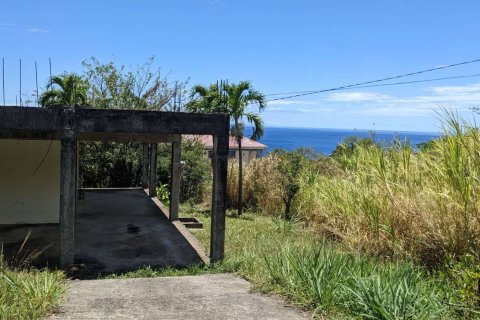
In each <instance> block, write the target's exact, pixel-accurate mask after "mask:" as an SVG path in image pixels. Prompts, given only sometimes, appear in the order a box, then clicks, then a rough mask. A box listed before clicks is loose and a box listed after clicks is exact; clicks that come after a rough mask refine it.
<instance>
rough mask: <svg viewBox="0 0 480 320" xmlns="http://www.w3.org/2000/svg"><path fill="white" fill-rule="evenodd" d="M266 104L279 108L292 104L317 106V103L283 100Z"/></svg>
mask: <svg viewBox="0 0 480 320" xmlns="http://www.w3.org/2000/svg"><path fill="white" fill-rule="evenodd" d="M267 104H268V105H269V106H274V105H275V106H280V105H292V104H295V105H303V106H306V105H317V104H318V101H309V100H288V99H285V100H275V101H269V102H267Z"/></svg>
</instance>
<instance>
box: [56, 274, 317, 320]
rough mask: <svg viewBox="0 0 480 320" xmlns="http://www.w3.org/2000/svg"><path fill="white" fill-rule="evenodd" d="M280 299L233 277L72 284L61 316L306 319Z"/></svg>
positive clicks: (60, 318) (63, 318) (165, 319)
mask: <svg viewBox="0 0 480 320" xmlns="http://www.w3.org/2000/svg"><path fill="white" fill-rule="evenodd" d="M308 318H309V317H308V316H307V314H306V313H303V312H300V311H299V310H296V309H293V308H291V307H289V306H287V305H286V304H285V302H284V301H282V300H281V299H279V298H276V297H269V296H264V295H259V294H254V293H250V283H248V282H247V281H245V280H243V279H241V278H239V277H237V276H234V275H232V274H215V275H201V276H185V277H166V278H143V279H112V280H89V281H73V282H71V283H70V284H69V288H68V289H67V294H66V298H65V299H64V301H63V303H62V304H61V306H60V308H59V310H58V312H57V313H56V314H54V315H53V316H51V317H50V318H48V319H49V320H68V319H75V320H81V319H163V320H169V319H209V320H210V319H211V320H216V319H218V320H223V319H279V320H283V319H284V320H287V319H288V320H297V319H298V320H299V319H308Z"/></svg>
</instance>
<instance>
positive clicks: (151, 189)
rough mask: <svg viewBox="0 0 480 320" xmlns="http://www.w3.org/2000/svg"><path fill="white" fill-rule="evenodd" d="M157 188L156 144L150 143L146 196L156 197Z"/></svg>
mask: <svg viewBox="0 0 480 320" xmlns="http://www.w3.org/2000/svg"><path fill="white" fill-rule="evenodd" d="M156 187H157V143H156V142H152V143H150V179H149V182H148V194H149V195H150V197H154V196H155V195H156V190H155V189H156Z"/></svg>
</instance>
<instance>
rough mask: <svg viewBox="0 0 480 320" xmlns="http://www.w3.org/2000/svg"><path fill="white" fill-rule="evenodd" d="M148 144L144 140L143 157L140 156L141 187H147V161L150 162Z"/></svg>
mask: <svg viewBox="0 0 480 320" xmlns="http://www.w3.org/2000/svg"><path fill="white" fill-rule="evenodd" d="M148 145H149V144H148V143H147V142H144V143H143V144H142V146H143V157H142V188H143V189H145V188H148V163H149V162H150V152H149V146H148Z"/></svg>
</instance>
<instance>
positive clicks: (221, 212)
mask: <svg viewBox="0 0 480 320" xmlns="http://www.w3.org/2000/svg"><path fill="white" fill-rule="evenodd" d="M228 140H229V136H228V131H227V132H226V133H225V134H223V135H221V136H214V137H213V157H212V161H213V186H212V213H211V219H212V223H211V225H212V226H211V231H210V261H211V262H212V263H215V262H218V261H221V260H223V257H224V250H225V213H226V209H227V165H228Z"/></svg>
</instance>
